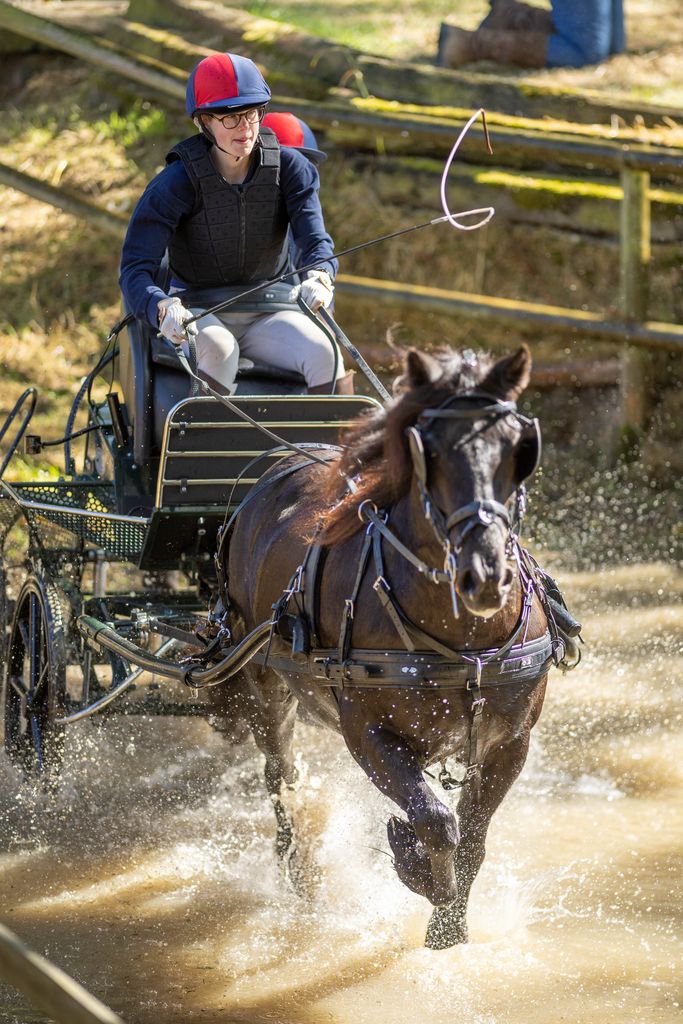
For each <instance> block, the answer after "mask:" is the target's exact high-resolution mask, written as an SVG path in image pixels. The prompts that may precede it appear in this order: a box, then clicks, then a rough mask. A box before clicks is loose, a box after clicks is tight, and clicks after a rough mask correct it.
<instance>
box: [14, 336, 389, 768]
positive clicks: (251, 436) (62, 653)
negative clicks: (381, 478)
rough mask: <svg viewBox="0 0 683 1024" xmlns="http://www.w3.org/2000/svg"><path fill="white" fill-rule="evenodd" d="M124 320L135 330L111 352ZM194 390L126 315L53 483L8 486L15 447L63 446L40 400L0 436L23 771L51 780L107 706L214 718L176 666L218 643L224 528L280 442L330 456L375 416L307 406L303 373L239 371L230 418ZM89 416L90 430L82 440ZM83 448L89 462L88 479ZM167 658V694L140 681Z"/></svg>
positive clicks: (154, 679)
mask: <svg viewBox="0 0 683 1024" xmlns="http://www.w3.org/2000/svg"><path fill="white" fill-rule="evenodd" d="M122 324H125V325H126V326H127V327H128V330H127V332H126V333H122V334H120V337H119V338H118V340H117V335H119V332H120V330H121V326H122ZM105 373H106V374H108V375H111V376H110V379H111V381H112V382H113V381H114V378H115V375H116V377H117V378H118V381H119V385H118V386H117V388H116V389H115V388H114V386H113V385H112V384H110V386H109V389H108V392H107V394H106V397H105V398H104V399H103V400H101V401H96V400H95V399H94V398H93V385H94V383H95V380H96V378H97V377H98V376H99V375H104V374H105ZM118 387H120V391H119V390H118ZM194 391H196V386H195V387H193V381H192V378H191V377H190V376H188V374H187V373H186V372H185V370H184V369H183V366H182V365H181V364H180V362H179V361H178V357H177V355H176V353H175V351H174V350H173V348H172V346H171V345H170V343H168V342H166V341H165V339H163V338H160V337H157V336H156V335H154V334H153V332H152V331H151V330H150V329H147V328H146V327H145V326H144V325H142V324H141V323H140V322H139V321H135V320H132V318H129V317H127V318H126V319H125V321H122V322H121V323H120V324H118V325H117V326H116V328H115V329H114V330H113V331H112V334H111V335H110V338H109V345H108V347H107V349H106V350H105V354H104V355H103V356H102V357H101V358H100V360H99V361H98V363H97V365H96V366H95V367H94V369H93V370H92V371H91V372H90V373H89V375H88V376H87V377H86V378H85V380H84V381H83V384H82V386H81V387H80V389H79V391H78V393H77V395H76V397H75V399H74V402H73V405H72V408H71V411H70V413H69V416H68V419H67V423H66V431H65V437H64V438H63V439H62V443H63V447H64V473H63V475H62V476H60V477H59V479H58V480H56V481H55V480H49V481H31V482H17V481H15V482H9V481H7V480H6V479H5V478H4V474H5V471H6V469H7V467H8V466H9V463H10V460H11V458H12V455H13V454H14V452H15V451H16V450H17V449H18V446H19V444H20V442H22V441H23V443H24V450H25V451H26V452H27V453H28V454H38V453H39V452H40V451H41V450H42V449H43V448H44V447H45V446H46V445H47V444H54V443H55V442H45V441H43V440H42V439H41V438H40V437H39V436H37V435H35V434H31V433H29V427H30V421H31V417H32V415H33V412H34V409H35V407H36V399H37V394H36V391H35V389H34V388H28V389H27V390H26V391H25V392H24V394H23V395H22V396H21V398H20V399H19V400H18V401H17V403H16V405H15V407H14V409H13V410H12V411H11V413H10V414H9V416H8V417H7V421H6V423H5V425H4V426H3V427H2V428H1V429H0V441H1V440H3V439H5V438H6V439H7V444H6V452H5V455H4V458H3V460H2V463H1V465H0V648H1V653H2V658H1V659H0V660H1V662H2V664H3V665H4V672H3V675H4V703H5V716H4V743H5V749H6V751H7V753H8V755H9V757H10V758H11V760H12V762H13V763H14V764H15V765H16V766H17V767H19V768H21V769H22V770H23V771H24V772H26V773H27V774H29V775H31V774H33V775H37V776H39V777H41V778H42V779H43V780H44V781H45V782H50V781H54V780H55V779H56V778H57V776H58V775H59V771H60V767H61V762H62V757H63V753H64V748H65V732H66V730H67V727H68V726H69V725H70V724H72V723H74V722H77V721H80V720H82V719H85V718H90V717H91V716H93V715H96V714H99V713H101V712H103V711H105V709H106V711H107V713H125V714H184V715H191V714H202V713H204V711H205V708H204V705H203V703H201V702H200V701H198V699H197V689H196V687H192V690H190V689H189V688H188V687H184V686H183V685H182V682H178V683H177V684H176V685H175V686H174V685H173V679H174V678H175V679H176V680H177V681H181V680H182V679H183V678H184V675H183V670H182V668H181V667H178V668H177V671H176V670H175V669H176V666H175V662H176V661H177V659H178V658H179V656H180V655H182V654H186V653H187V652H188V651H194V652H195V653H198V652H200V651H201V649H202V646H204V645H206V643H207V641H206V640H205V639H204V640H203V639H201V638H200V636H199V635H198V633H201V631H202V626H205V625H206V622H207V608H208V606H209V604H210V603H211V600H212V596H213V595H214V592H215V585H216V568H215V563H214V552H215V550H216V539H217V534H218V531H219V528H220V526H221V524H222V523H223V522H224V521H225V519H226V515H229V514H230V512H231V510H232V509H234V508H235V507H236V506H237V505H238V504H239V503H240V502H241V501H242V499H243V498H244V496H245V494H246V493H247V492H248V491H249V490H250V489H251V488H253V486H254V485H255V484H256V483H257V481H258V479H259V475H260V474H261V473H262V472H263V470H264V469H265V468H266V467H268V466H272V465H274V464H275V462H276V461H277V460H278V459H279V458H281V457H282V456H283V455H286V454H289V452H290V448H289V447H287V445H292V444H294V445H296V446H298V447H300V448H301V449H302V450H304V451H306V450H307V449H308V448H311V447H312V446H318V445H334V443H335V441H336V439H337V432H338V429H339V428H340V427H342V426H344V425H345V424H347V423H348V422H349V421H350V420H351V419H352V418H353V417H354V416H356V415H357V414H358V413H359V412H360V411H361V410H362V409H364V408H367V407H368V406H372V405H376V404H377V403H376V402H375V401H374V400H373V399H370V398H365V397H361V396H356V397H354V396H334V395H330V396H329V397H328V396H321V395H307V394H305V393H304V392H305V386H304V382H303V378H300V377H299V376H298V375H296V374H292V373H289V374H288V373H284V374H283V372H282V371H279V370H275V369H274V368H272V367H267V366H253V365H250V366H246V367H243V368H242V369H241V370H240V373H239V376H238V385H237V392H236V395H235V396H234V398H233V399H232V401H231V402H230V403H229V405H226V404H225V403H224V402H221V401H219V400H218V399H217V398H214V397H211V396H210V395H206V394H200V393H199V394H198V393H193V392H194ZM84 406H85V407H86V408H87V413H88V422H87V426H86V427H85V428H84V429H82V430H78V431H75V430H74V424H75V423H76V418H77V416H78V414H79V411H81V410H82V408H83V407H84ZM259 424H262V425H263V427H265V428H266V429H267V430H268V431H269V432H270V434H269V435H268V436H267V435H266V434H265V433H264V432H263V431H262V430H261V429H259ZM12 435H13V436H12ZM79 436H83V437H84V439H85V452H84V455H83V458H82V464H81V465H80V466H78V467H77V466H76V461H75V459H74V455H73V448H74V441H75V439H76V438H77V437H79ZM273 436H276V437H277V438H279V439H280V440H281V443H279V444H278V443H275V442H274V440H273ZM16 523H19V524H21V526H23V528H24V535H25V537H26V541H27V550H26V554H25V560H24V565H23V570H22V577H23V579H22V581H21V585H20V586H18V587H17V586H15V587H13V588H11V589H12V591H13V597H12V598H10V596H9V592H8V587H7V580H8V567H7V558H6V554H7V552H6V551H5V550H4V549H5V548H6V546H7V545H6V542H7V540H8V537H9V535H10V531H11V530H12V527H13V526H14V525H15V524H16ZM105 640H107V641H108V642H107V646H105V644H104V642H103V641H105ZM133 645H134V646H133ZM145 651H149V652H150V657H149V659H147V660H146V659H145V657H144V652H145ZM132 652H134V653H135V657H136V658H137V661H136V662H135V663H134V662H132V661H131V660H130V656H131V653H132ZM162 659H163V663H164V664H165V666H166V675H165V679H166V681H167V683H168V684H169V685H168V686H164V688H163V689H162V687H161V686H160V684H159V681H158V680H159V678H160V677H159V675H158V674H156V675H151V674H150V672H146V668H149V669H150V670H152V672H154V670H155V669H158V668H159V667H160V665H161V664H162Z"/></svg>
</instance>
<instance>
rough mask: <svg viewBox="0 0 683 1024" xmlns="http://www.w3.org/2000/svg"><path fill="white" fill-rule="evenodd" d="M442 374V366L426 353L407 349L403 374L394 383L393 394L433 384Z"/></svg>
mask: <svg viewBox="0 0 683 1024" xmlns="http://www.w3.org/2000/svg"><path fill="white" fill-rule="evenodd" d="M442 374H443V366H442V365H441V363H440V362H439V360H438V359H435V358H434V356H430V355H429V353H428V352H420V351H419V350H418V349H416V348H409V349H408V351H407V352H406V357H405V361H404V364H403V373H402V374H401V376H400V377H397V378H396V380H395V381H394V394H399V393H400V392H403V391H410V390H411V389H412V388H420V387H422V386H423V385H425V384H433V383H434V381H436V380H438V379H439V377H441V375H442Z"/></svg>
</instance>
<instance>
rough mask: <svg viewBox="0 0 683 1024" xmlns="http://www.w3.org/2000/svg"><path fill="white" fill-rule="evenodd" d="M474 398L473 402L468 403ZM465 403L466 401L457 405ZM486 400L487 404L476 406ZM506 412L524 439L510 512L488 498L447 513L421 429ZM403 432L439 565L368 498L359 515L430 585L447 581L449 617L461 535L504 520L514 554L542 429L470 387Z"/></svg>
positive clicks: (456, 612) (455, 601)
mask: <svg viewBox="0 0 683 1024" xmlns="http://www.w3.org/2000/svg"><path fill="white" fill-rule="evenodd" d="M472 399H474V400H475V402H476V404H470V402H471V400H472ZM462 402H465V403H467V404H465V405H461V404H460V403H462ZM481 402H484V403H485V404H483V405H482V404H480V403H481ZM505 416H514V417H515V418H516V420H517V421H518V423H520V424H521V426H522V437H521V439H520V447H519V449H518V453H517V454H518V456H520V455H521V456H522V458H523V460H524V461H523V462H522V465H521V467H520V469H519V473H518V482H517V487H516V490H515V505H514V512H513V514H512V516H511V515H510V512H509V510H508V508H507V506H506V505H503V504H502V503H501V502H499V501H493V500H489V499H484V500H479V501H471V502H469V503H468V504H467V505H462V506H461V507H460V508H457V509H455V511H454V512H451V513H450V515H448V516H447V515H445V514H444V513H443V512H442V511H441V509H440V508H439V506H438V505H437V503H436V502H435V501H434V498H433V496H432V494H431V492H430V490H429V474H428V468H427V455H426V452H427V448H426V446H425V442H424V438H423V434H422V431H423V430H424V429H425V427H428V426H429V424H430V423H431V422H432V421H433V420H436V419H469V420H475V419H487V420H488V419H490V420H492V421H494V422H495V421H496V420H498V419H501V418H503V417H505ZM406 434H407V436H408V442H409V445H410V453H411V458H412V461H413V469H414V472H415V479H416V481H417V486H418V490H419V493H420V500H421V503H422V511H423V513H424V517H425V519H426V520H427V522H429V523H430V524H431V526H432V529H433V530H434V534H435V536H436V538H437V540H438V541H439V544H440V545H441V547H442V548H443V551H444V565H443V569H437V568H435V567H432V566H429V565H427V564H426V563H425V562H423V561H422V559H421V558H419V557H418V556H417V555H416V554H415V553H414V552H413V551H411V550H410V548H408V547H407V546H406V545H405V544H403V543H402V542H401V541H400V540H399V539H398V537H397V536H396V534H395V533H394V532H393V530H391V529H390V527H389V525H388V523H387V520H386V516H383V515H381V514H380V513H379V511H378V509H377V507H376V506H375V505H374V504H373V503H372V502H371V501H367V500H366V501H363V502H361V504H360V505H359V508H358V515H359V518H360V519H361V520H362V521H366V522H367V523H368V524H369V525H370V526H372V527H374V529H376V530H377V531H378V532H379V533H380V534H381V535H382V536H383V537H384V539H385V540H387V541H388V542H389V544H391V546H392V547H393V548H395V550H396V551H398V552H399V554H400V555H401V556H402V557H403V558H405V559H406V561H408V562H410V563H411V564H412V565H413V566H415V568H416V569H417V570H418V572H421V573H423V574H424V575H426V576H427V577H428V578H429V579H430V580H432V582H433V583H447V584H448V586H449V589H450V592H451V602H452V605H453V615H454V617H455V618H457V617H458V615H459V610H458V595H457V592H456V572H457V555H458V553H459V551H460V549H461V548H462V545H463V543H464V541H465V538H466V537H467V535H468V534H469V533H471V531H472V530H473V529H475V528H476V527H477V526H483V527H487V526H490V525H491V524H492V523H493V522H495V520H496V519H500V520H502V522H503V523H504V524H505V526H506V527H507V531H508V538H507V547H508V552H509V554H510V555H513V554H515V552H516V551H517V548H518V544H517V541H518V539H519V531H520V528H521V524H522V519H523V518H524V512H525V510H526V488H525V487H524V481H525V480H528V478H529V477H530V476H531V475H532V473H533V472H534V471H535V470H536V468H537V466H538V464H539V462H540V459H541V428H540V424H539V422H538V420H537V419H536V418H535V417H534V418H531V417H528V416H524V415H522V413H520V412H519V411H518V409H517V404H516V402H512V401H503V400H502V399H500V398H498V397H497V396H496V395H492V394H489V393H488V392H487V391H480V390H473V391H466V392H463V393H462V394H460V395H451V396H450V397H449V398H447V399H446V400H445V401H444V402H442V404H441V405H439V406H437V407H436V408H434V409H423V410H422V412H421V413H420V415H419V416H418V418H417V424H416V425H415V426H411V427H407V428H406ZM458 525H460V529H459V531H458V535H457V537H456V539H455V544H454V543H453V542H452V541H451V538H450V531H451V530H452V529H453V527H454V526H458Z"/></svg>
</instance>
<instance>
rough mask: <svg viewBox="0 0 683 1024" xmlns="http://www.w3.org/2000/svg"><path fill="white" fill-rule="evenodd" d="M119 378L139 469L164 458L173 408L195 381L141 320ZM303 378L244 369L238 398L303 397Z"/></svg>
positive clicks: (125, 341) (260, 367) (122, 341)
mask: <svg viewBox="0 0 683 1024" xmlns="http://www.w3.org/2000/svg"><path fill="white" fill-rule="evenodd" d="M119 379H120V381H121V389H122V391H123V398H124V402H125V404H126V411H127V415H128V421H129V423H130V426H131V428H132V431H133V458H134V461H135V463H136V464H137V465H138V466H144V465H145V464H146V463H147V461H148V460H149V459H150V458H151V457H153V456H155V455H158V454H159V451H160V449H161V443H162V439H163V433H164V425H165V423H166V419H167V417H168V414H169V412H170V411H171V409H173V408H174V406H176V405H177V404H178V402H180V401H182V399H184V398H188V397H189V396H190V394H191V386H192V382H191V380H190V378H189V377H188V375H187V373H186V372H185V370H184V369H183V367H182V366H181V364H180V362H179V361H178V357H177V355H176V352H175V348H174V347H173V345H172V344H171V343H170V342H169V341H167V340H166V338H163V337H159V336H158V335H157V332H156V331H154V330H153V328H152V327H151V326H150V325H149V324H146V323H143V322H142V321H140V320H133V322H132V323H131V324H130V325H129V327H128V332H127V334H126V335H121V336H120V338H119ZM305 391H306V385H305V381H304V378H303V377H302V376H301V374H298V373H293V372H291V371H288V370H279V369H277V368H275V367H273V366H266V365H264V364H251V365H250V366H242V367H241V368H240V370H239V372H238V375H237V390H236V394H240V395H242V394H244V395H272V394H278V395H282V394H289V395H302V394H304V393H305Z"/></svg>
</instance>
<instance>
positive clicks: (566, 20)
mask: <svg viewBox="0 0 683 1024" xmlns="http://www.w3.org/2000/svg"><path fill="white" fill-rule="evenodd" d="M490 3H491V10H490V12H489V14H488V15H487V16H486V18H484V20H483V21H482V23H481V25H480V26H479V28H478V29H477V30H476V31H475V32H467V31H465V30H464V29H462V28H459V27H458V26H457V25H450V24H448V23H447V22H444V23H443V24H442V25H441V31H440V34H439V46H438V53H437V59H436V63H437V64H438V65H440V66H441V67H447V68H457V67H460V66H461V65H463V64H470V63H472V62H473V61H478V60H488V61H494V62H495V63H497V64H511V65H515V66H517V67H523V68H543V67H548V68H580V67H583V66H584V65H586V64H599V63H600V62H601V61H603V60H607V59H608V58H609V57H611V56H612V55H613V54H615V53H622V52H623V50H624V48H625V45H626V39H625V32H624V6H623V0H551V10H547V9H544V8H541V7H535V6H533V5H531V4H527V3H521V2H520V0H490Z"/></svg>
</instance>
